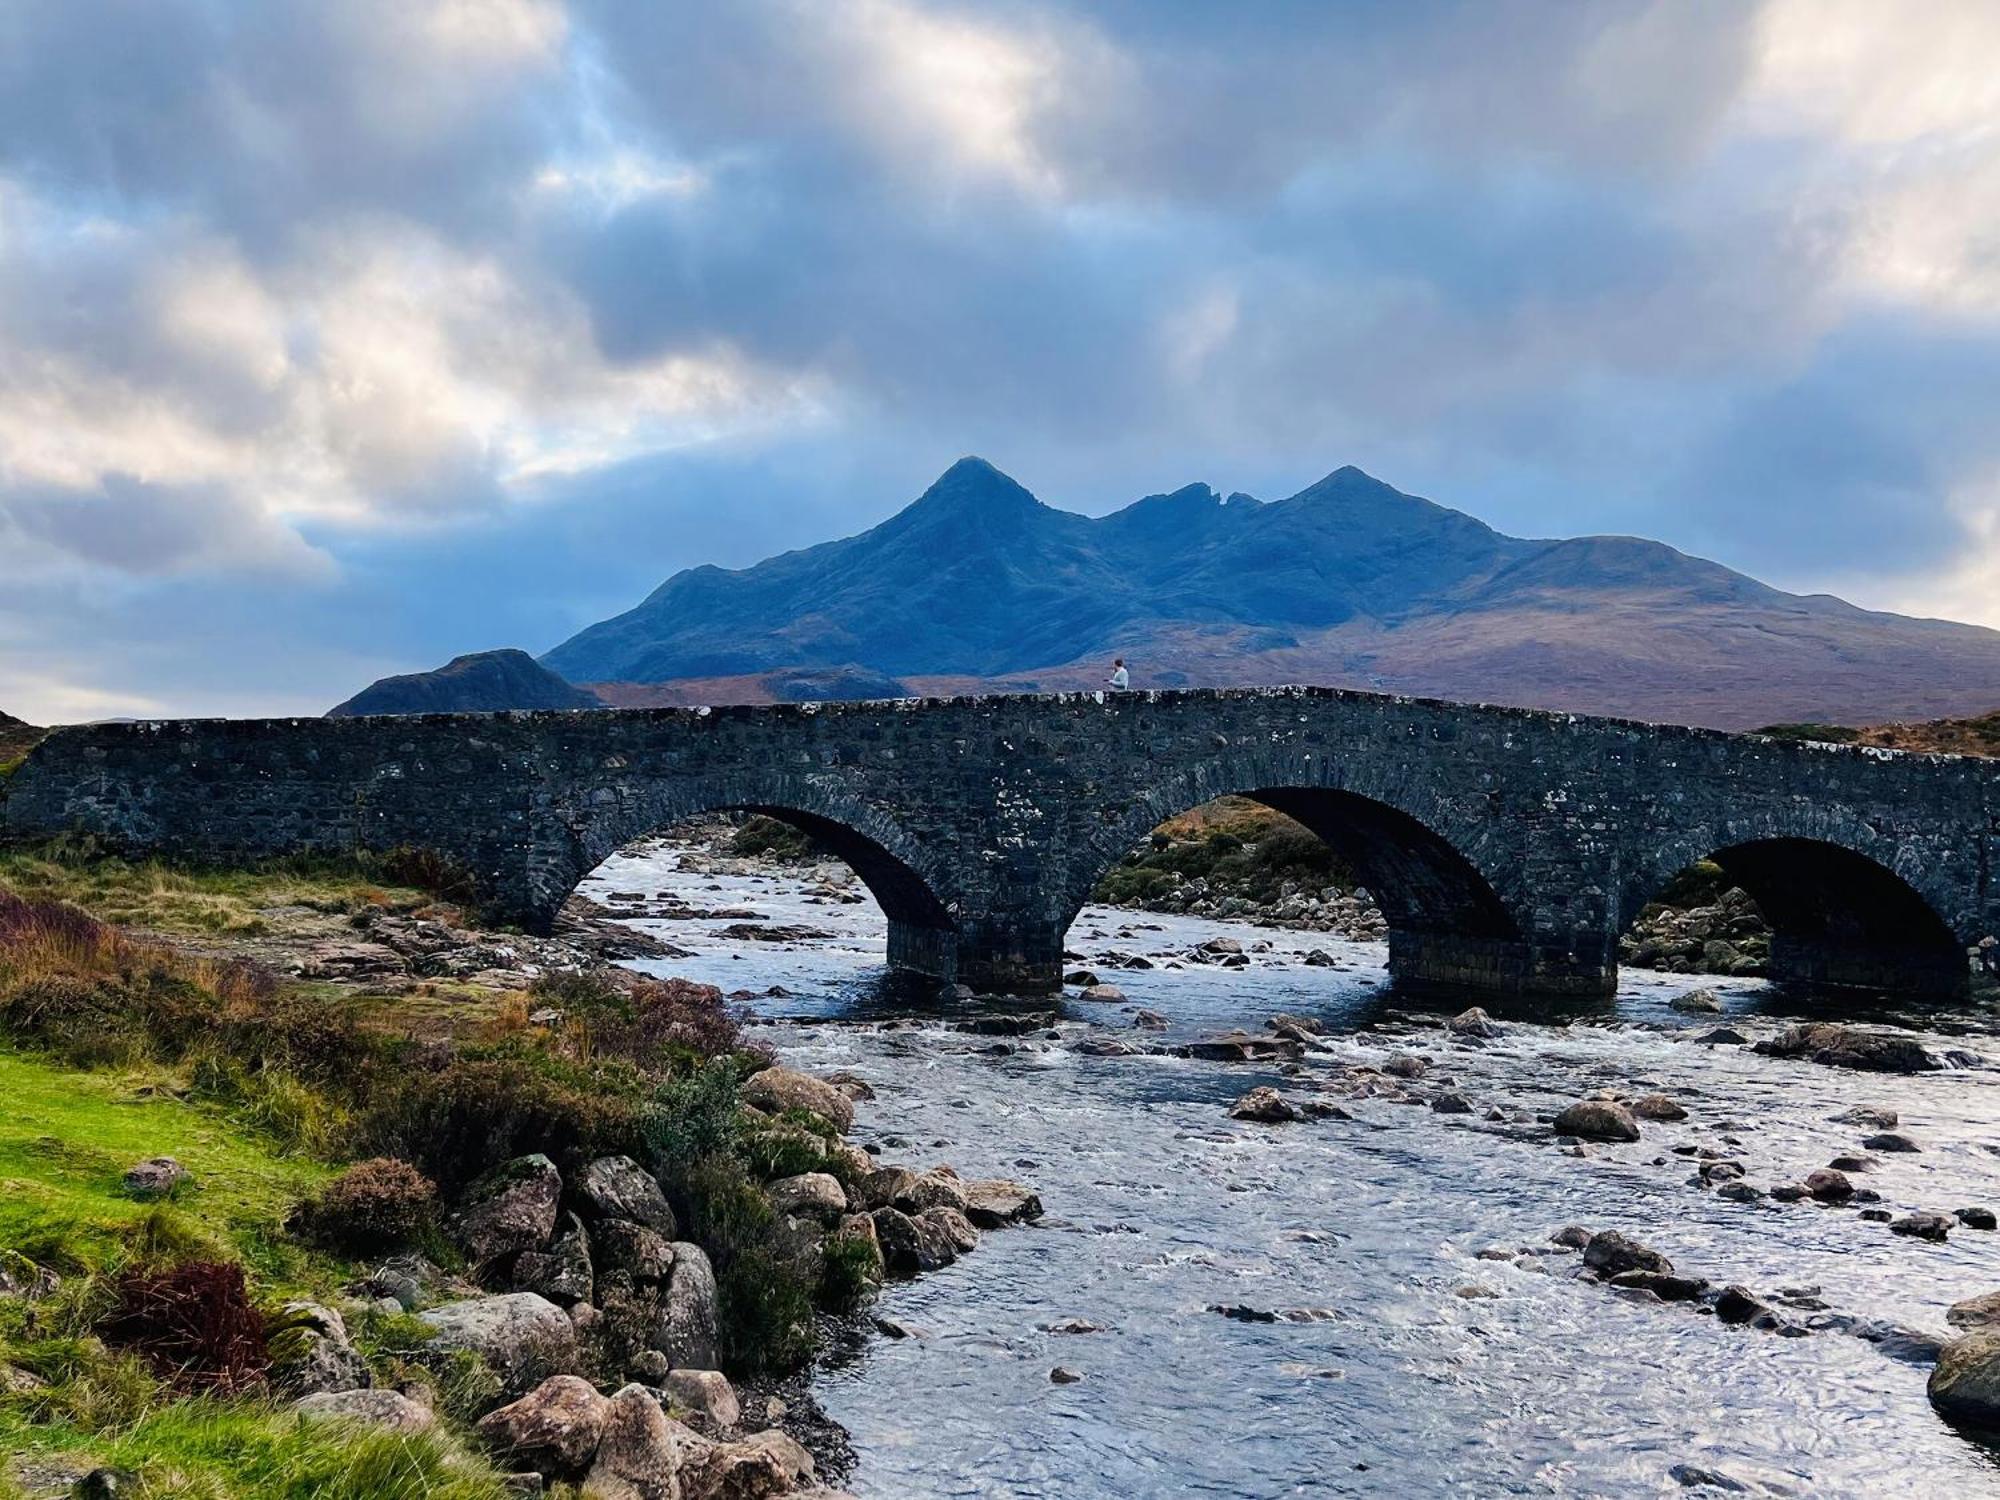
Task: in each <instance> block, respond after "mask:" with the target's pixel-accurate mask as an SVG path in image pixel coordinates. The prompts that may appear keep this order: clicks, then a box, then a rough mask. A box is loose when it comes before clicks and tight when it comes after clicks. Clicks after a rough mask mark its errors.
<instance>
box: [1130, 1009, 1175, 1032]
mask: <svg viewBox="0 0 2000 1500" xmlns="http://www.w3.org/2000/svg"><path fill="white" fill-rule="evenodd" d="M1132 1024H1133V1025H1134V1026H1137V1027H1140V1028H1141V1029H1142V1030H1146V1031H1165V1030H1166V1029H1167V1027H1168V1026H1169V1025H1171V1024H1172V1023H1171V1022H1170V1021H1168V1020H1167V1018H1166V1017H1165V1016H1163V1015H1161V1014H1160V1013H1159V1012H1158V1011H1156V1010H1142V1011H1138V1012H1136V1013H1135V1014H1134V1015H1133V1017H1132Z"/></svg>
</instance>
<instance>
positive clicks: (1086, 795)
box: [0, 688, 2000, 995]
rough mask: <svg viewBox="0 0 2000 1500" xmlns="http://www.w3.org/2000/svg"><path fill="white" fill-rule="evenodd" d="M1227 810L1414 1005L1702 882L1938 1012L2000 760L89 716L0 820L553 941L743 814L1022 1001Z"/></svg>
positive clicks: (894, 709)
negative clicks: (1289, 863) (1100, 906)
mask: <svg viewBox="0 0 2000 1500" xmlns="http://www.w3.org/2000/svg"><path fill="white" fill-rule="evenodd" d="M1226 792H1235V793H1242V794H1245V795H1248V796H1251V797H1254V798H1256V799H1258V800H1260V801H1263V802H1266V803H1269V804H1270V805H1272V806H1274V807H1276V808H1279V809H1280V810H1282V811H1284V812H1286V813H1289V814H1291V815H1292V816H1293V817H1295V818H1297V819H1299V820H1300V821H1301V822H1303V823H1304V824H1306V826H1308V827H1309V828H1311V829H1312V830H1313V831H1314V832H1316V833H1317V834H1319V835H1320V836H1321V837H1322V838H1324V839H1326V840H1327V841H1328V842H1329V843H1331V844H1332V845H1333V846H1334V847H1335V848H1336V849H1337V850H1338V852H1339V853H1340V854H1341V855H1342V856H1343V857H1344V858H1345V859H1346V860H1347V861H1348V863H1349V864H1350V865H1351V866H1352V867H1353V868H1354V869H1355V870H1356V871H1357V873H1358V874H1359V875H1360V877H1361V878H1362V880H1363V881H1364V882H1365V883H1366V884H1367V885H1368V887H1369V889H1370V890H1371V891H1373V892H1374V893H1375V895H1376V897H1377V899H1378V900H1379V902H1380V903H1381V905H1382V907H1383V910H1384V913H1385V915H1386V916H1387V918H1388V922H1389V928H1390V964H1391V968H1392V970H1393V971H1394V972H1395V973H1396V974H1397V975H1398V976H1399V978H1402V979H1405V980H1410V981H1418V982H1426V981H1434V982H1440V983H1449V984H1456V985H1465V986H1470V987H1474V988H1481V989H1487V990H1491V991H1498V992H1522V991H1548V992H1558V993H1570V994H1597V993H1603V992H1606V991H1608V990H1609V989H1610V988H1611V987H1612V985H1613V984H1614V983H1615V979H1616V955H1617V941H1618V936H1619V934H1620V933H1621V932H1622V931H1623V930H1624V928H1625V927H1626V926H1627V924H1628V923H1629V922H1630V921H1631V919H1632V918H1633V917H1634V916H1635V915H1636V914H1637V912H1638V911H1639V909H1640V907H1641V906H1643V905H1644V904H1645V903H1646V902H1647V901H1648V900H1649V899H1651V898H1652V897H1653V896H1654V894H1655V893H1657V892H1658V891H1659V890H1660V889H1661V887H1662V886H1663V885H1664V884H1665V883H1666V882H1667V881H1668V880H1669V879H1671V877H1672V876H1673V875H1674V874H1675V873H1676V872H1677V871H1679V870H1681V869H1682V868H1684V867H1685V866H1687V865H1688V864H1691V863H1692V862H1694V861H1695V860H1697V859H1700V858H1702V857H1705V856H1706V857H1711V858H1714V859H1716V860H1717V861H1719V862H1720V863H1721V864H1722V865H1723V866H1724V868H1725V869H1726V871H1727V872H1728V873H1729V875H1730V876H1731V877H1732V878H1733V879H1734V880H1735V881H1737V882H1738V883H1739V884H1741V885H1743V886H1744V887H1745V888H1746V889H1748V890H1749V891H1750V893H1751V894H1752V895H1753V896H1754V897H1755V898H1756V899H1757V901H1758V903H1759V905H1760V906H1762V907H1763V909H1764V911H1765V913H1766V915H1767V917H1768V918H1769V919H1770V920H1771V922H1772V924H1773V927H1774V929H1775V935H1774V940H1773V955H1772V956H1773V967H1774V970H1775V971H1776V972H1777V974H1778V975H1779V976H1780V977H1785V978H1791V979H1796V980H1803V981H1812V982H1819V983H1827V984H1836V985H1856V986H1865V987H1869V988H1879V989H1886V990H1890V991H1896V992H1902V993H1909V994H1939V995H1955V994H1959V993H1962V992H1964V991H1965V989H1966V987H1967V984H1968V976H1969V972H1970V965H1969V962H1968V957H1967V949H1968V946H1969V945H1972V944H1975V943H1977V942H1979V941H1980V940H1981V939H1982V938H1984V937H1986V936H1987V935H1989V934H1993V933H1995V932H2000V761H1979V760H1971V759H1962V758H1955V757H1949V756H1924V755H1903V754H1895V753H1891V752H1884V751H1872V750H1865V749H1854V748H1835V747H1829V746H1818V745H1803V744H1796V743H1788V742H1781V741H1775V740H1770V739H1764V738H1760V737H1756V736H1742V735H1726V734H1718V733H1714V732H1710V731H1704V730H1696V729H1685V728H1673V727H1664V726H1659V725H1649V724H1636V723H1627V722H1622V721H1615V720H1607V719H1591V718H1580V717H1575V716H1570V715H1563V714H1551V713H1539V712H1529V711H1523V710H1516V709H1501V708H1483V707H1471V706H1467V705H1462V704H1447V703H1438V702H1428V701H1418V700H1411V699H1404V698H1391V697H1383V696H1378V695H1373V694H1364V693H1352V692H1343V691H1335V690H1332V689H1322V688H1278V689H1257V690H1226V691H1187V692H1158V693H1128V694H1120V695H1114V696H1112V697H1110V698H1106V697H1104V696H1103V695H1099V694H1066V695H1059V696H1001V697H978V698H952V699H922V700H915V699H912V700H900V701H896V702H886V703H846V704H819V705H815V704H791V705H780V706H776V707H729V708H714V709H707V708H694V709H660V710H637V711H591V712H581V713H503V714H444V715H425V716H413V717H399V718H354V719H287V720H198V721H185V722H162V723H139V724H117V725H98V726H88V727H82V728H77V729H70V730H65V731H63V732H61V733H59V734H56V735H55V736H53V737H52V738H50V739H49V740H47V741H46V742H44V743H43V744H42V746H41V747H40V748H39V749H37V750H36V752H35V753H34V755H33V756H32V757H31V758H30V760H29V761H28V763H27V764H26V765H25V766H24V767H22V768H21V770H20V771H19V772H17V773H16V775H15V777H14V778H13V780H12V784H11V786H10V787H9V788H8V789H7V791H6V794H5V802H4V804H0V819H4V827H5V829H6V831H8V832H9V833H10V834H11V835H13V836H17V837H36V836H42V835H49V834H53V833H56V832H59V831H63V830H69V829H79V830H83V831H86V832H89V833H92V834H95V835H98V836H100V837H102V838H104V839H106V840H108V841H109V842H111V843H112V844H114V845H116V846H119V847H122V848H124V849H126V850H129V851H131V852H134V853H156V854H162V855H166V856H170V857H174V858H181V859H187V860H193V861H209V860H236V859H244V858H255V857H260V856H273V855H280V854H285V853H290V852H299V851H325V852H342V851H352V850H358V849H371V848H372V849H386V848H390V847H394V846H398V845H412V846H422V847H429V848H432V849H436V850H438V851H440V852H442V853H445V854H447V855H449V856H451V857H452V858H454V859H455V860H457V861H459V862H461V863H462V864H463V865H464V866H465V867H466V868H467V869H468V870H470V871H471V872H472V873H473V874H474V875H475V876H476V878H477V879H478V881H479V882H480V884H481V887H482V889H483V890H484V892H485V893H486V896H487V898H488V901H489V904H490V906H491V908H492V912H493V914H495V915H497V916H500V917H502V918H505V919H508V920H511V921H514V922H518V923H520V924H522V925H525V926H527V927H530V928H545V927H546V926H547V924H548V923H549V922H550V921H551V920H553V918H554V915H555V913H556V911H557V909H558V908H559V907H560V906H561V904H562V902H563V900H564V899H565V897H566V896H567V895H568V894H569V892H570V891H571V890H572V889H573V888H574V887H575V886H576V884H577V882H578V881H579V880H581V879H582V877H583V876H584V875H586V874H587V873H589V872H590V871H591V870H592V869H594V868H595V867H596V866H597V865H598V863H599V862H601V861H602V860H603V859H604V858H605V857H606V856H607V855H609V854H611V853H612V852H613V851H615V850H617V849H618V848H620V847H621V846H623V845H625V844H627V843H630V842H632V841H633V840H635V839H638V838H640V837H642V836H643V835H645V834H646V833H648V832H650V831H652V830H655V829H658V828H661V827H663V826H666V825H668V824H671V823H674V822H676V821H678V820H680V819H683V818H686V817H689V816H691V815H694V814H697V813H702V812H707V811H712V810H718V809H751V810H756V811H761V812H766V813H769V814H772V815H774V816H776V817H779V818H782V819H785V820H786V821H789V822H791V823H794V824H796V825H798V826H800V827H802V828H803V829H805V831H807V832H808V833H810V834H812V835H813V836H814V837H815V838H817V839H818V840H819V841H820V842H821V843H822V844H823V845H825V846H826V847H828V848H829V849H830V850H831V851H832V852H834V853H835V854H838V855H839V856H840V857H842V858H843V859H845V860H846V861H847V862H848V863H849V864H850V865H852V866H853V868H854V869H855V871H856V873H857V874H859V876H860V877H861V879H862V880H863V881H865V882H866V883H867V885H868V886H869V888H870V889H871V890H872V891H873V892H874V894H875V896H876V898H877V899H878V900H879V901H880V903H881V905H882V907H883V909H884V911H885V912H886V913H887V915H888V918H889V931H890V936H889V955H890V960H891V962H892V963H893V964H896V965H898V966H901V967H905V968H909V969H914V970H918V971H921V972H924V973H929V974H934V975H939V976H942V977H952V978H958V979H961V980H964V981H965V982H967V983H969V984H972V985H974V986H977V987H982V988H985V987H991V988H996V989H1012V990H1017V991H1046V990H1050V989H1053V988H1054V987H1056V986H1057V985H1058V984H1059V982H1060V976H1061V968H1062V947H1063V935H1064V932H1065V931H1066V929H1067V928H1068V926H1069V924H1070V921H1071V920H1072V918H1074V917H1075V915H1076V913H1077V911H1078V909H1079V908H1080V907H1081V906H1082V905H1083V903H1084V901H1085V899H1086V898H1087V896H1088V894H1089V892H1090V889H1091V887H1092V886H1093V885H1094V884H1095V883H1096V881H1097V879H1098V878H1099V876H1100V875H1102V874H1103V873H1104V871H1105V870H1107V869H1108V868H1110V867H1111V866H1112V865H1113V864H1115V863H1116V862H1117V861H1118V860H1119V859H1120V858H1121V857H1122V856H1123V855H1124V854H1125V852H1126V851H1127V850H1129V849H1130V848H1131V847H1132V846H1133V845H1134V844H1135V843H1137V842H1139V841H1140V840H1141V839H1143V838H1144V836H1145V834H1146V833H1147V831H1148V830H1150V829H1151V828H1153V827H1154V826H1155V825H1156V824H1158V823H1159V822H1161V821H1162V820H1164V819H1166V818H1168V817H1170V816H1172V815H1174V814H1176V813H1179V812H1183V811H1185V810H1187V809H1188V808H1191V807H1194V806H1196V805H1198V804H1200V803H1202V802H1205V801H1207V800H1208V799H1209V798H1211V797H1216V796H1220V795H1222V794H1223V793H1226Z"/></svg>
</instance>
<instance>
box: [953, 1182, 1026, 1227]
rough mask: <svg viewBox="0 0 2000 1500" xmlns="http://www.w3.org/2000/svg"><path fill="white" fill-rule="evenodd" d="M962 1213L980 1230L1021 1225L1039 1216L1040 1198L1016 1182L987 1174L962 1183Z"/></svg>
mask: <svg viewBox="0 0 2000 1500" xmlns="http://www.w3.org/2000/svg"><path fill="white" fill-rule="evenodd" d="M965 1216H966V1217H967V1218H968V1219H970V1220H972V1222H973V1223H975V1224H977V1225H978V1226H979V1227H980V1228H981V1229H998V1228H1000V1227H1001V1226H1002V1225H1006V1224H1024V1223H1027V1222H1028V1221H1029V1220H1031V1219H1039V1218H1040V1217H1041V1216H1042V1200H1041V1199H1040V1198H1038V1197H1037V1196H1036V1195H1035V1194H1034V1192H1033V1191H1031V1190H1030V1189H1028V1188H1025V1187H1023V1186H1022V1185H1021V1184H1020V1183H1018V1182H1009V1181H1008V1180H1007V1179H1006V1178H1004V1177H988V1178H984V1179H981V1180H978V1181H974V1182H968V1183H966V1184H965Z"/></svg>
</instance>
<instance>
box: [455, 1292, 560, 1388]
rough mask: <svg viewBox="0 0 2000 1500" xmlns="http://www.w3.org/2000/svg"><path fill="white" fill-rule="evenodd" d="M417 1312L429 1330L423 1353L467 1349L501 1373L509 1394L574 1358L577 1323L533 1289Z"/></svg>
mask: <svg viewBox="0 0 2000 1500" xmlns="http://www.w3.org/2000/svg"><path fill="white" fill-rule="evenodd" d="M417 1316H418V1317H419V1318H421V1319H422V1320H423V1321H424V1322H425V1323H427V1324H429V1325H430V1327H431V1329H432V1330H433V1333H432V1336H431V1338H430V1339H429V1340H428V1341H427V1342H426V1343H425V1344H424V1345H423V1352H424V1353H425V1354H426V1355H428V1354H431V1353H438V1354H447V1353H450V1352H452V1351H454V1350H458V1349H466V1350H470V1351H471V1352H472V1353H474V1354H477V1355H478V1356H479V1357H480V1358H481V1359H482V1360H484V1361H485V1362H486V1365H487V1366H488V1368H490V1369H491V1370H492V1371H493V1373H494V1374H495V1375H497V1376H499V1377H500V1383H501V1387H502V1389H503V1390H504V1391H506V1392H507V1393H508V1394H510V1395H520V1394H522V1393H524V1392H526V1391H528V1390H530V1389H532V1388H533V1387H534V1386H536V1385H538V1384H539V1383H540V1382H541V1381H543V1380H545V1379H546V1378H548V1377H549V1376H550V1375H552V1374H557V1373H560V1372H563V1371H566V1370H568V1369H570V1368H571V1367H573V1366H574V1364H575V1362H576V1354H577V1350H576V1326H575V1325H574V1324H573V1323H571V1322H570V1320H569V1315H568V1314H567V1313H565V1312H564V1311H563V1310H562V1309H561V1308H560V1307H557V1306H556V1305H555V1303H553V1302H551V1301H549V1300H548V1299H547V1298H546V1297H539V1296H537V1295H536V1294H535V1293H533V1292H507V1293H503V1294H502V1295H500V1296H497V1297H470V1298H467V1299H466V1300H465V1301H463V1302H447V1303H445V1304H444V1305H443V1306H442V1307H433V1308H431V1309H430V1310H429V1311H428V1312H423V1313H419V1314H417Z"/></svg>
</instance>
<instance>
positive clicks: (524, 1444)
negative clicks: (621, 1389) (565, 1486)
mask: <svg viewBox="0 0 2000 1500" xmlns="http://www.w3.org/2000/svg"><path fill="white" fill-rule="evenodd" d="M610 1412H611V1403H610V1402H609V1401H608V1400H606V1399H605V1398H604V1397H603V1396H601V1395H599V1394H598V1391H597V1387H595V1386H594V1385H592V1384H591V1383H590V1382H589V1381H587V1380H585V1379H583V1378H582V1377H581V1376H578V1375H551V1376H550V1377H549V1378H548V1379H547V1380H544V1381H543V1382H542V1383H541V1384H540V1385H538V1386H536V1387H535V1388H534V1389H533V1390H532V1391H530V1392H528V1394H527V1395H525V1396H523V1397H521V1399H520V1400H518V1401H515V1402H512V1403H510V1404H509V1405H506V1406H503V1407H501V1408H500V1409H499V1410H498V1411H492V1412H488V1413H487V1414H486V1415H485V1416H483V1417H481V1418H480V1419H479V1424H478V1430H479V1435H480V1436H481V1437H482V1438H484V1439H485V1440H486V1443H487V1446H488V1447H490V1448H491V1449H493V1451H494V1454H495V1456H496V1457H497V1458H499V1459H500V1460H502V1461H503V1462H506V1463H510V1464H519V1465H522V1466H524V1467H526V1468H530V1469H533V1470H534V1471H535V1472H536V1473H538V1474H540V1475H542V1476H543V1477H544V1478H545V1479H550V1480H557V1479H569V1478H574V1477H576V1476H578V1475H580V1474H582V1473H583V1472H584V1470H586V1469H588V1468H589V1467H590V1461H591V1460H592V1459H593V1458H595V1457H596V1456H597V1445H598V1442H599V1440H600V1439H601V1438H602V1437H603V1436H604V1423H605V1419H606V1418H607V1417H608V1416H609V1415H610Z"/></svg>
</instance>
